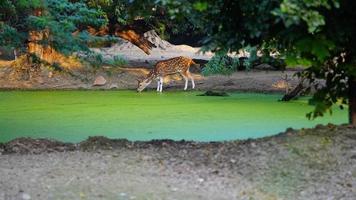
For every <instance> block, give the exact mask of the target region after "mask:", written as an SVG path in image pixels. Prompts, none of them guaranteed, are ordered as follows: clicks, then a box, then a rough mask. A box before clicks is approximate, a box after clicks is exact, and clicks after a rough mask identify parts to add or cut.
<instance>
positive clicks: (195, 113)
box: [0, 91, 347, 142]
mask: <svg viewBox="0 0 356 200" xmlns="http://www.w3.org/2000/svg"><path fill="white" fill-rule="evenodd" d="M197 94H201V92H189V93H187V92H167V93H163V94H161V95H157V93H156V92H155V91H152V92H145V93H137V92H134V91H8V92H5V91H3V92H0V99H1V101H0V113H1V115H0V127H1V132H2V133H4V134H0V142H4V141H9V140H11V139H14V138H17V137H27V136H28V137H33V138H52V139H58V140H62V141H68V142H78V141H81V140H84V139H86V138H87V137H88V136H98V135H104V136H107V137H110V138H126V139H129V140H150V139H167V138H168V139H175V140H180V139H185V140H197V141H221V140H232V139H246V138H259V137H263V136H268V135H271V134H275V133H278V132H281V131H284V130H285V129H286V128H287V127H293V128H302V127H313V126H315V125H316V124H319V123H321V124H326V123H329V122H332V123H335V124H341V123H346V122H347V112H346V111H339V110H338V111H336V112H335V113H334V114H333V116H325V117H323V118H318V119H315V120H312V121H310V120H308V119H306V118H305V117H304V116H303V115H304V114H305V113H306V112H307V111H309V110H310V109H311V108H312V106H310V105H308V102H307V99H306V98H303V99H300V100H298V101H293V102H286V103H281V102H278V101H277V100H278V99H279V98H280V95H267V94H253V93H230V96H228V97H221V96H218V97H212V96H196V95H197Z"/></svg>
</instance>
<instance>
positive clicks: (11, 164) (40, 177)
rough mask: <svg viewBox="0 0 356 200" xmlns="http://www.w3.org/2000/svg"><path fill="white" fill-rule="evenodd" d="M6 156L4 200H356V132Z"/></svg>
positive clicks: (42, 143) (33, 147)
mask: <svg viewBox="0 0 356 200" xmlns="http://www.w3.org/2000/svg"><path fill="white" fill-rule="evenodd" d="M0 152H2V155H0V169H1V170H0V177H2V178H1V180H0V199H1V197H8V198H10V199H14V198H19V199H21V197H24V196H25V197H28V196H30V197H32V198H33V199H39V200H41V199H51V198H52V199H54V198H62V199H78V198H84V197H85V198H86V199H117V198H119V199H147V198H150V199H168V200H169V199H182V198H185V199H250V198H254V199H271V200H275V199H308V200H314V199H340V198H342V199H346V200H351V199H353V198H354V197H355V196H356V189H355V186H356V168H355V166H356V155H355V153H354V152H356V128H352V127H350V126H348V125H340V126H335V125H332V124H329V125H326V126H322V125H318V126H316V127H315V128H312V129H300V130H293V129H287V130H286V131H285V132H283V133H280V134H278V135H275V136H270V137H265V138H261V139H249V140H237V141H227V142H206V143H202V142H191V141H171V140H153V141H150V142H130V141H127V140H110V139H107V138H103V137H92V138H90V139H88V140H85V141H82V142H81V143H77V144H69V143H61V142H56V141H48V140H34V139H24V138H22V139H15V140H13V141H11V142H8V143H5V144H0ZM34 183H36V184H34ZM98 184H99V185H98ZM5 199H6V198H5ZM22 199H23V198H22Z"/></svg>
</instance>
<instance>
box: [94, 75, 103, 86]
mask: <svg viewBox="0 0 356 200" xmlns="http://www.w3.org/2000/svg"><path fill="white" fill-rule="evenodd" d="M105 84H106V79H105V78H104V77H103V76H98V77H96V78H95V81H94V83H93V86H103V85H105Z"/></svg>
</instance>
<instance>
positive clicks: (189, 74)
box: [187, 71, 195, 89]
mask: <svg viewBox="0 0 356 200" xmlns="http://www.w3.org/2000/svg"><path fill="white" fill-rule="evenodd" d="M187 75H188V77H189V78H190V81H191V82H192V89H194V88H195V83H194V79H193V76H192V74H191V73H190V72H189V71H187Z"/></svg>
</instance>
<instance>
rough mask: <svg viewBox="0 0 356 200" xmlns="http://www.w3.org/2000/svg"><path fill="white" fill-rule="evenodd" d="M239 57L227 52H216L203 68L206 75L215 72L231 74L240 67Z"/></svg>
mask: <svg viewBox="0 0 356 200" xmlns="http://www.w3.org/2000/svg"><path fill="white" fill-rule="evenodd" d="M238 66H239V59H238V58H232V57H230V56H228V55H226V54H215V55H214V56H213V57H212V58H211V59H210V60H209V62H208V63H207V64H206V65H205V67H204V68H203V71H202V73H203V74H204V75H206V76H208V75H213V74H223V75H230V74H232V73H233V72H234V71H236V70H237V69H238Z"/></svg>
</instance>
